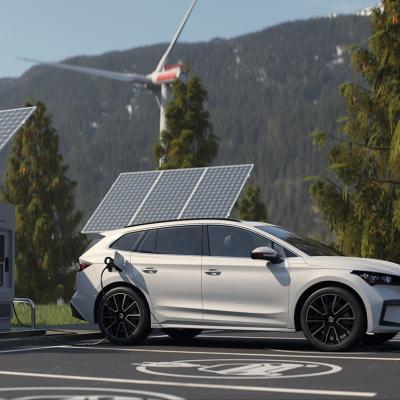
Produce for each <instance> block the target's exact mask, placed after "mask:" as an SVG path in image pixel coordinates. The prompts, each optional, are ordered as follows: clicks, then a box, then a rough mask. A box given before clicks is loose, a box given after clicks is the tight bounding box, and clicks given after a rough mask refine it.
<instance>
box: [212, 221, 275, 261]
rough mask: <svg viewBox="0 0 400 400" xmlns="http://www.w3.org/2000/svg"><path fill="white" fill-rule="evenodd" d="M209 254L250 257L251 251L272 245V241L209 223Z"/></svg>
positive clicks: (250, 233) (251, 233) (254, 234)
mask: <svg viewBox="0 0 400 400" xmlns="http://www.w3.org/2000/svg"><path fill="white" fill-rule="evenodd" d="M208 241H209V245H210V255H211V256H218V257H246V258H250V257H251V252H252V251H253V250H254V249H255V248H257V247H262V246H267V247H272V242H271V241H270V240H269V239H268V238H266V237H264V236H261V235H257V234H256V233H253V232H250V231H247V230H245V229H240V228H236V227H234V226H226V225H209V227H208Z"/></svg>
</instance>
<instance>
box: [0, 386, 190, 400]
mask: <svg viewBox="0 0 400 400" xmlns="http://www.w3.org/2000/svg"><path fill="white" fill-rule="evenodd" d="M49 391H51V392H53V393H54V392H61V393H62V396H61V397H59V396H57V397H55V395H54V394H52V395H45V396H44V395H43V394H42V395H41V396H40V397H39V396H31V395H30V396H29V399H44V398H48V399H56V398H60V399H64V400H65V399H66V397H65V395H66V393H67V392H75V393H74V397H73V398H74V399H78V396H79V393H76V392H77V391H79V392H86V393H90V395H89V397H87V396H85V399H89V398H90V399H93V400H94V399H96V398H97V396H96V395H94V393H95V392H97V393H102V396H101V398H105V397H104V395H105V394H107V399H110V400H111V399H112V398H113V397H110V396H112V395H114V394H115V393H120V394H129V395H132V394H134V395H135V400H140V399H142V400H148V399H150V398H151V400H184V399H183V398H182V397H178V396H173V395H170V394H165V393H156V392H148V391H143V390H129V389H105V388H91V387H68V386H62V387H59V386H54V387H43V386H34V387H32V386H31V387H15V388H12V387H10V388H0V393H4V392H6V393H10V392H16V393H17V394H19V393H20V392H29V394H31V393H35V392H49ZM137 396H140V398H139V397H137ZM68 398H69V397H68ZM71 398H72V397H71ZM79 398H80V397H79ZM123 398H124V399H125V398H126V399H132V397H131V396H129V398H128V397H123ZM118 399H122V397H119V396H118Z"/></svg>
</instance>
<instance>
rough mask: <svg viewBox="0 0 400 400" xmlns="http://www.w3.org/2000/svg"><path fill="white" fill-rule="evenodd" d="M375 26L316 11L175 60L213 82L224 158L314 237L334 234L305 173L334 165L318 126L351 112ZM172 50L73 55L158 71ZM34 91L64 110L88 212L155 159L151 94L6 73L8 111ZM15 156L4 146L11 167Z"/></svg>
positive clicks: (275, 209) (184, 49)
mask: <svg viewBox="0 0 400 400" xmlns="http://www.w3.org/2000/svg"><path fill="white" fill-rule="evenodd" d="M369 33H370V26H369V19H368V18H367V17H363V16H355V15H353V16H339V17H335V18H316V19H311V20H306V21H294V22H288V23H284V24H280V25H278V26H274V27H271V28H268V29H265V30H262V31H260V32H256V33H251V34H248V35H244V36H240V37H236V38H233V39H214V40H212V41H210V42H207V43H194V44H187V43H182V44H179V45H177V47H176V49H175V50H174V52H173V54H172V55H171V57H170V62H174V61H176V60H185V62H188V63H189V65H190V67H191V71H193V72H195V73H196V74H198V75H200V77H201V78H202V79H203V81H204V84H205V86H206V88H207V89H208V91H209V102H208V108H209V110H210V112H211V117H212V122H213V125H214V132H215V133H216V134H217V135H218V136H219V138H220V151H219V156H218V160H217V161H216V164H235V163H249V162H254V163H255V170H254V174H255V177H256V180H257V182H258V183H259V184H260V185H261V187H262V191H263V198H264V200H265V202H266V204H267V207H268V213H269V219H270V221H271V222H273V223H277V224H282V225H285V226H287V227H289V228H293V229H296V230H297V231H299V232H304V233H308V234H316V233H321V232H325V231H324V229H323V226H322V224H321V222H320V220H319V218H318V215H317V214H316V211H315V210H314V209H313V207H312V203H311V201H310V199H309V196H308V184H307V183H306V182H305V181H304V177H305V176H306V175H315V174H317V173H320V172H322V171H323V169H324V166H325V165H326V163H325V157H326V154H325V153H323V152H319V151H317V150H316V149H315V148H313V146H312V144H311V141H310V139H309V137H308V134H309V133H310V132H311V131H313V130H314V129H315V128H321V129H326V130H329V131H331V132H334V131H335V129H337V125H336V120H337V118H338V117H340V116H341V115H343V113H344V102H343V101H342V99H341V97H340V93H339V85H340V84H341V83H342V82H344V81H348V80H357V79H358V78H357V76H354V74H353V73H352V71H351V69H350V67H349V65H348V64H349V50H348V48H349V46H350V45H351V44H354V43H362V44H365V43H366V40H367V38H368V36H369ZM33 46H34V44H33ZM165 47H166V45H165V44H158V45H153V46H146V47H140V48H135V49H131V50H127V51H118V52H110V53H106V54H103V55H99V56H94V57H86V56H79V57H75V58H71V59H68V60H65V61H66V62H69V63H75V64H80V65H85V66H91V67H97V68H103V69H109V70H115V71H131V72H140V73H147V72H148V71H151V70H153V69H154V66H155V65H156V64H157V62H158V59H159V58H160V55H161V54H162V53H163V51H164V50H165ZM31 96H33V97H34V98H36V99H38V100H41V101H43V102H44V103H45V104H46V105H47V106H48V110H49V112H50V114H51V115H52V117H53V124H54V126H55V128H56V129H57V131H58V133H59V135H60V138H61V140H60V143H61V151H62V154H63V155H64V158H65V161H66V162H67V163H68V164H69V166H70V176H71V177H72V178H73V179H74V180H76V181H77V182H78V187H77V204H78V206H79V207H80V208H81V209H83V210H84V212H85V219H86V218H87V217H88V216H89V215H90V213H91V212H92V211H93V210H94V209H95V207H96V206H97V205H98V203H99V201H100V200H101V199H102V197H103V196H104V195H105V193H106V192H107V190H108V189H109V187H110V185H111V183H112V182H113V181H114V179H115V178H116V177H117V176H118V174H119V173H120V172H125V171H139V170H148V169H154V168H155V167H156V163H155V161H154V159H153V156H152V145H153V143H154V142H155V140H156V139H157V135H158V123H159V111H158V107H157V103H156V101H155V98H154V96H153V95H152V94H150V93H148V92H146V91H141V90H140V89H137V88H134V87H131V86H130V85H127V84H124V83H120V82H113V81H108V80H105V79H102V78H91V77H88V76H84V75H80V74H76V73H72V72H69V71H62V70H57V69H52V68H49V67H43V66H35V67H32V68H31V69H29V70H28V71H27V72H26V73H25V74H24V75H22V76H21V77H20V78H17V79H0V109H4V108H11V107H14V106H15V107H17V106H21V105H23V104H24V102H25V101H26V99H27V98H29V97H31ZM4 165H5V162H4V155H3V161H2V166H3V167H2V168H3V171H4Z"/></svg>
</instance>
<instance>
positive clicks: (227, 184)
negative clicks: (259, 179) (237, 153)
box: [181, 165, 253, 218]
mask: <svg viewBox="0 0 400 400" xmlns="http://www.w3.org/2000/svg"><path fill="white" fill-rule="evenodd" d="M252 167H253V166H252V165H236V166H226V167H216V168H208V169H207V170H206V172H205V174H204V176H203V179H202V180H201V182H199V185H198V187H197V190H196V191H195V192H194V193H193V196H192V197H191V199H190V201H189V202H188V204H187V207H186V208H185V210H183V212H182V215H181V218H220V217H228V216H229V214H230V213H231V210H232V207H233V206H234V204H235V202H236V200H237V197H238V196H239V194H240V192H241V191H242V188H243V185H244V184H245V183H246V180H247V178H248V176H249V174H250V172H251V169H252Z"/></svg>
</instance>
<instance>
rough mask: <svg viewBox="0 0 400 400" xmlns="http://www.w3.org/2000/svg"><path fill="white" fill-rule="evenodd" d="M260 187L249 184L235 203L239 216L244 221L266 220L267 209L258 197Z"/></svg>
mask: <svg viewBox="0 0 400 400" xmlns="http://www.w3.org/2000/svg"><path fill="white" fill-rule="evenodd" d="M260 196H261V189H260V187H259V186H258V185H257V184H255V183H254V182H253V183H251V184H249V185H248V186H247V187H246V189H245V191H244V193H243V195H242V196H241V198H240V200H239V202H238V204H237V212H238V214H239V218H240V219H242V220H246V221H267V209H266V207H265V204H264V203H263V202H262V201H261V199H260Z"/></svg>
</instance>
